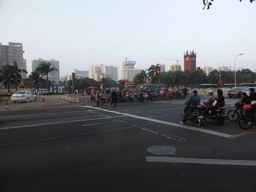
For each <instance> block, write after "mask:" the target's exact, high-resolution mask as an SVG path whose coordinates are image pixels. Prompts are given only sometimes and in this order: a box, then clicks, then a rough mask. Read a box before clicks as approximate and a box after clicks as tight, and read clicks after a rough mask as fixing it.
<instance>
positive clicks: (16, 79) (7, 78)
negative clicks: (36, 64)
mask: <svg viewBox="0 0 256 192" xmlns="http://www.w3.org/2000/svg"><path fill="white" fill-rule="evenodd" d="M20 72H21V70H20V69H19V68H18V66H17V62H13V64H12V65H9V64H7V65H3V66H1V67H0V82H2V85H4V86H5V87H7V89H8V93H10V85H11V84H15V85H16V89H17V86H18V84H19V83H20V81H21V79H22V77H21V74H20Z"/></svg>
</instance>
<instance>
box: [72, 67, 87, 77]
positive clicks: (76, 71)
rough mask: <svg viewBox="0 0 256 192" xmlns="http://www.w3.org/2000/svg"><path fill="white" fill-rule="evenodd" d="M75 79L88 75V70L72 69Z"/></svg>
mask: <svg viewBox="0 0 256 192" xmlns="http://www.w3.org/2000/svg"><path fill="white" fill-rule="evenodd" d="M74 73H75V77H76V79H84V78H86V77H89V70H85V71H79V70H77V69H75V70H74Z"/></svg>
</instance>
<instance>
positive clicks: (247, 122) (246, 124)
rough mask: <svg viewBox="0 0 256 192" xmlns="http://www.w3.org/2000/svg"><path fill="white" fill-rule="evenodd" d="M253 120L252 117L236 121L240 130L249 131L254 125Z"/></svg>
mask: <svg viewBox="0 0 256 192" xmlns="http://www.w3.org/2000/svg"><path fill="white" fill-rule="evenodd" d="M254 121H255V119H254V117H252V116H249V117H241V118H240V119H239V121H238V125H239V127H241V128H242V129H250V128H251V127H252V125H253V123H254Z"/></svg>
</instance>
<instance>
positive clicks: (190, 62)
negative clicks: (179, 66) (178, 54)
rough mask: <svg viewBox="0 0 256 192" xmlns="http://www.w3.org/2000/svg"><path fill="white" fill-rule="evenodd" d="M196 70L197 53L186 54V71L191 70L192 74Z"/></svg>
mask: <svg viewBox="0 0 256 192" xmlns="http://www.w3.org/2000/svg"><path fill="white" fill-rule="evenodd" d="M195 69H196V53H194V51H192V52H190V54H189V53H188V51H187V52H186V54H184V71H186V70H189V71H190V72H192V71H194V70H195Z"/></svg>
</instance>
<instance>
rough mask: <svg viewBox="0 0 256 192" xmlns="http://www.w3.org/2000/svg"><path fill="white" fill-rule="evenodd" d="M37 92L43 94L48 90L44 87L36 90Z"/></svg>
mask: <svg viewBox="0 0 256 192" xmlns="http://www.w3.org/2000/svg"><path fill="white" fill-rule="evenodd" d="M36 93H37V94H39V95H43V94H45V93H48V90H47V89H46V88H40V89H38V90H37V91H36Z"/></svg>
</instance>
